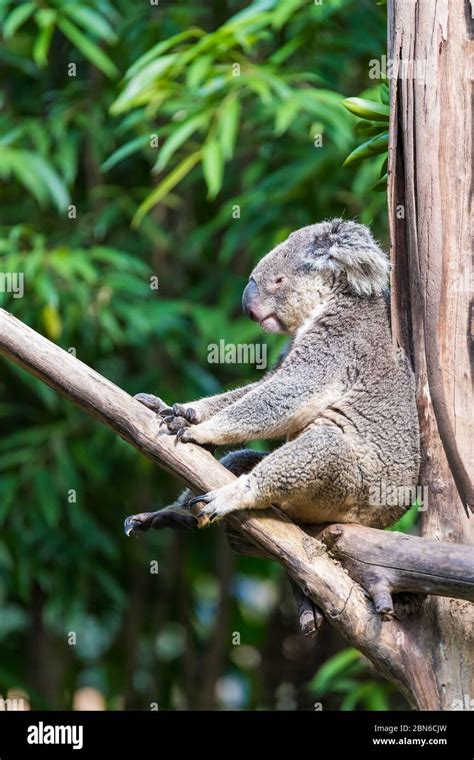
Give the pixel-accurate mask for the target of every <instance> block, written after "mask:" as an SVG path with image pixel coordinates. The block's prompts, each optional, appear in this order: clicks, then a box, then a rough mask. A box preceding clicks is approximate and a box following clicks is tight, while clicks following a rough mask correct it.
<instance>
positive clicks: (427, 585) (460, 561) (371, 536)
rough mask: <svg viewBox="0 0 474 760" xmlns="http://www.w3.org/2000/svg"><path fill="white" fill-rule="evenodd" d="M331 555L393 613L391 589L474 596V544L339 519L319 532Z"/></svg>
mask: <svg viewBox="0 0 474 760" xmlns="http://www.w3.org/2000/svg"><path fill="white" fill-rule="evenodd" d="M318 538H319V539H320V540H321V541H323V542H324V543H325V545H326V546H327V548H328V549H329V550H330V553H331V556H333V557H334V558H335V559H337V560H338V561H339V562H341V564H342V565H343V567H344V568H345V569H346V570H347V572H348V573H349V575H350V576H351V578H353V579H354V580H356V581H357V582H358V583H360V585H361V586H363V587H364V588H365V589H366V591H367V592H368V593H369V594H370V596H371V597H372V600H373V602H374V605H375V609H376V610H377V612H379V613H380V614H382V615H384V616H386V617H391V616H393V614H394V609H393V600H392V594H397V593H400V592H411V593H418V594H436V595H437V596H447V597H451V598H456V599H466V600H467V601H469V602H474V549H473V548H472V547H470V546H463V545H460V544H448V543H446V542H441V541H429V540H428V539H426V538H419V537H418V536H409V535H407V534H405V533H398V532H395V531H386V530H377V529H375V528H366V527H364V526H363V525H342V524H334V525H329V526H328V527H326V528H324V529H323V531H321V532H319V533H318Z"/></svg>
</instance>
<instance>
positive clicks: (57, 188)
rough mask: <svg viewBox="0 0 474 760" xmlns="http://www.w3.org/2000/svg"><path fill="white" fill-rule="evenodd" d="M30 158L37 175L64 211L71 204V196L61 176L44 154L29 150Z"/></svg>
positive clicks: (58, 206)
mask: <svg viewBox="0 0 474 760" xmlns="http://www.w3.org/2000/svg"><path fill="white" fill-rule="evenodd" d="M25 153H26V151H25ZM28 160H29V162H30V166H31V168H32V169H34V170H35V171H36V173H37V175H38V176H39V177H40V178H41V180H42V181H43V183H44V185H45V186H46V188H47V190H48V193H49V195H50V196H51V198H52V200H53V201H54V203H55V204H56V206H57V208H58V209H59V211H64V210H65V209H66V208H67V206H68V205H69V201H70V197H69V192H68V190H67V188H66V186H65V184H64V182H63V181H62V179H61V178H60V176H59V175H58V174H57V173H56V171H55V170H54V169H53V168H52V167H51V166H50V164H48V163H47V161H45V159H44V158H43V157H42V156H39V155H37V154H36V153H32V152H30V151H28Z"/></svg>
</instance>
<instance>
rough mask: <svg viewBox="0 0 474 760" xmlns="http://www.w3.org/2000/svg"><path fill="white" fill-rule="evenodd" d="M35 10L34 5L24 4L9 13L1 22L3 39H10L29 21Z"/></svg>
mask: <svg viewBox="0 0 474 760" xmlns="http://www.w3.org/2000/svg"><path fill="white" fill-rule="evenodd" d="M35 9H36V3H24V5H19V6H18V8H15V9H14V10H13V11H12V12H11V13H9V14H8V16H7V18H6V19H5V21H4V22H3V36H4V37H5V39H7V40H8V39H10V37H13V35H14V34H15V32H16V31H17V30H18V29H19V28H20V26H22V25H23V24H24V23H25V21H27V20H28V19H29V17H30V16H31V14H32V13H33V11H34V10H35Z"/></svg>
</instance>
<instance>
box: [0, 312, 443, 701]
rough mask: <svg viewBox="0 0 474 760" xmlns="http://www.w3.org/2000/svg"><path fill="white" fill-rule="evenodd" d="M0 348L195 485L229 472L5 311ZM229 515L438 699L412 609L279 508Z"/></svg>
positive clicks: (422, 696) (358, 640)
mask: <svg viewBox="0 0 474 760" xmlns="http://www.w3.org/2000/svg"><path fill="white" fill-rule="evenodd" d="M0 353H3V354H4V355H5V356H7V357H8V358H9V359H11V360H12V361H14V362H15V363H16V364H18V365H20V366H22V367H24V368H25V369H26V370H27V371H28V372H30V373H32V374H34V375H36V376H37V377H39V378H40V379H41V380H43V381H44V382H46V383H47V384H48V385H50V386H51V387H52V388H54V389H56V390H57V391H58V392H59V393H60V394H62V395H63V396H65V397H67V398H69V399H70V400H71V401H73V402H74V403H75V404H77V405H78V406H80V407H82V409H84V410H85V411H86V412H87V413H88V414H90V415H92V416H94V417H96V418H97V419H99V420H100V421H101V422H103V423H104V424H106V425H108V426H109V427H110V428H111V429H112V430H113V431H115V432H116V433H117V434H118V435H120V436H121V437H122V438H124V439H125V440H126V441H128V442H129V443H130V444H132V445H133V446H135V447H136V448H137V449H139V450H140V451H141V452H142V453H143V454H144V455H145V456H147V457H148V458H150V459H151V460H152V461H154V462H156V463H157V464H158V465H159V466H160V467H163V468H165V469H167V470H168V471H170V472H172V473H173V474H175V475H179V476H180V477H181V478H183V480H185V482H186V483H187V484H188V485H189V486H190V487H191V488H192V489H193V490H197V491H199V492H202V491H207V490H211V489H214V488H217V487H219V486H221V485H225V483H228V482H229V481H230V480H231V479H232V478H233V477H234V476H233V475H232V474H231V473H230V472H229V471H228V470H226V469H225V468H224V467H223V466H222V465H221V464H219V462H217V461H216V460H215V459H214V458H213V457H212V455H211V454H210V453H208V452H206V451H204V450H203V449H201V448H199V447H198V446H194V445H192V444H182V443H176V442H175V439H174V437H171V436H168V435H166V434H165V433H164V432H163V431H162V429H161V431H160V427H159V422H158V419H157V417H156V415H155V414H153V412H151V411H150V410H149V409H147V408H146V407H145V406H143V405H142V404H140V403H139V402H138V401H136V400H135V399H133V398H131V397H130V396H129V395H128V394H127V393H126V392H125V391H123V390H121V389H120V388H118V387H117V386H115V385H114V384H113V383H111V382H109V381H108V380H106V379H105V378H104V377H102V376H101V375H99V374H98V373H97V372H94V370H92V369H91V368H90V367H88V366H87V365H85V364H83V363H82V362H80V361H79V360H78V359H76V358H75V357H73V356H72V355H71V354H69V353H67V352H66V351H63V350H62V349H61V348H59V347H58V346H55V345H54V344H53V343H51V342H50V341H48V340H47V339H46V338H44V337H42V336H41V335H39V334H38V333H36V332H34V331H33V330H31V329H30V328H29V327H27V326H26V325H24V324H22V323H21V322H20V321H19V320H17V319H15V318H14V317H13V316H12V315H10V314H8V313H7V312H5V311H4V310H0ZM228 522H229V524H230V526H231V528H232V530H234V531H240V532H241V533H242V535H243V537H244V538H245V540H246V541H247V542H249V543H251V544H255V545H256V546H257V548H258V550H259V552H260V553H261V554H264V555H266V556H268V557H270V558H272V559H274V560H275V561H277V562H279V563H280V564H281V565H282V566H283V567H284V568H285V570H286V571H287V573H288V574H289V575H290V577H291V578H292V579H293V580H294V581H295V583H296V584H297V585H298V586H299V587H300V588H301V590H302V591H303V592H304V594H306V596H308V597H309V598H310V599H311V600H312V602H313V603H314V605H315V606H316V607H317V608H318V609H320V610H321V611H322V612H323V614H324V616H325V618H326V619H327V620H328V621H329V622H330V623H331V624H332V625H334V626H335V627H336V628H337V629H338V630H339V631H340V632H341V633H342V635H343V636H345V637H346V639H347V640H348V641H349V642H350V643H351V644H352V645H353V646H355V647H356V648H357V649H359V650H360V651H361V652H362V653H363V654H364V655H365V656H366V657H368V658H369V659H370V660H371V661H372V663H373V664H374V666H375V667H376V669H377V670H378V671H379V672H380V673H382V674H383V675H384V676H385V677H386V678H388V679H389V680H391V681H392V682H393V683H394V684H395V685H396V686H397V687H398V688H399V689H400V690H401V691H402V693H404V694H405V696H406V697H407V699H408V700H409V701H410V702H411V704H413V705H414V706H416V707H418V708H421V709H435V708H437V707H438V706H439V697H438V688H437V684H436V680H435V677H434V671H433V667H432V664H431V662H430V660H429V658H427V657H426V650H425V649H424V642H423V640H422V638H420V636H419V632H418V630H417V627H416V625H413V624H412V622H411V620H412V618H413V616H412V618H409V617H408V618H407V619H400V620H396V619H394V620H391V621H390V622H384V621H383V619H382V616H381V615H379V614H378V613H377V612H376V611H375V609H374V606H373V604H372V601H371V599H370V597H369V595H368V594H367V593H365V592H364V590H363V588H362V587H361V586H360V585H359V584H358V583H357V582H355V581H354V580H353V579H352V578H351V577H350V576H349V575H348V573H347V572H346V571H345V570H344V568H343V567H342V565H341V564H339V562H337V561H335V560H334V559H332V558H331V557H330V556H328V552H327V550H326V547H325V545H324V544H323V543H322V542H321V541H319V540H317V539H316V538H314V537H312V536H310V535H308V534H307V533H305V532H304V531H303V530H302V529H301V528H299V527H297V526H296V525H294V524H293V523H291V522H290V521H289V520H288V519H287V518H286V517H285V516H284V515H283V514H282V513H280V512H278V511H277V510H275V509H270V510H266V511H265V512H264V513H260V514H258V515H255V514H252V515H250V514H246V513H236V514H235V515H232V516H230V517H229V518H228ZM376 533H381V535H383V536H385V535H386V534H385V533H384V532H380V531H376ZM452 548H453V552H454V553H455V547H452ZM446 561H448V559H447V558H446ZM455 590H456V589H454V588H453V591H455ZM414 619H415V620H416V616H414Z"/></svg>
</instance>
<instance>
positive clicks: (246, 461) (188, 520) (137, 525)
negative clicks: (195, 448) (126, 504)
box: [124, 449, 266, 551]
mask: <svg viewBox="0 0 474 760" xmlns="http://www.w3.org/2000/svg"><path fill="white" fill-rule="evenodd" d="M264 456H266V454H265V453H264V452H261V451H252V449H241V450H240V451H230V452H229V453H228V454H226V455H225V456H223V457H222V458H221V459H220V463H221V464H223V465H224V467H226V468H227V469H228V470H230V471H231V472H233V473H234V475H237V476H240V475H243V474H244V473H246V472H250V470H251V469H252V467H254V466H255V465H256V464H258V462H261V461H262V459H263V457H264ZM192 498H193V492H192V491H190V489H189V488H186V489H185V490H184V491H183V492H182V493H181V494H180V496H178V498H177V499H176V501H175V502H173V504H170V505H169V506H167V507H164V508H163V509H159V510H158V511H157V512H141V513H139V514H137V515H130V516H129V517H127V518H126V520H125V523H124V530H125V533H126V534H127V536H131V535H133V534H136V533H143V532H146V531H148V530H150V529H153V530H162V529H163V528H172V529H175V530H180V529H185V528H188V529H191V530H193V529H194V530H196V529H197V527H198V524H197V519H196V517H195V516H194V515H193V513H192V512H191V509H190V501H191V499H192ZM233 535H234V534H231V533H230V531H229V533H228V540H229V543H230V544H231V546H232V536H233ZM237 540H238V538H237V537H235V543H237ZM240 543H241V546H242V551H244V549H249V546H250V545H249V546H247V545H244V542H243V541H242V540H241V541H240ZM232 548H234V546H232ZM235 548H236V546H235Z"/></svg>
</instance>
